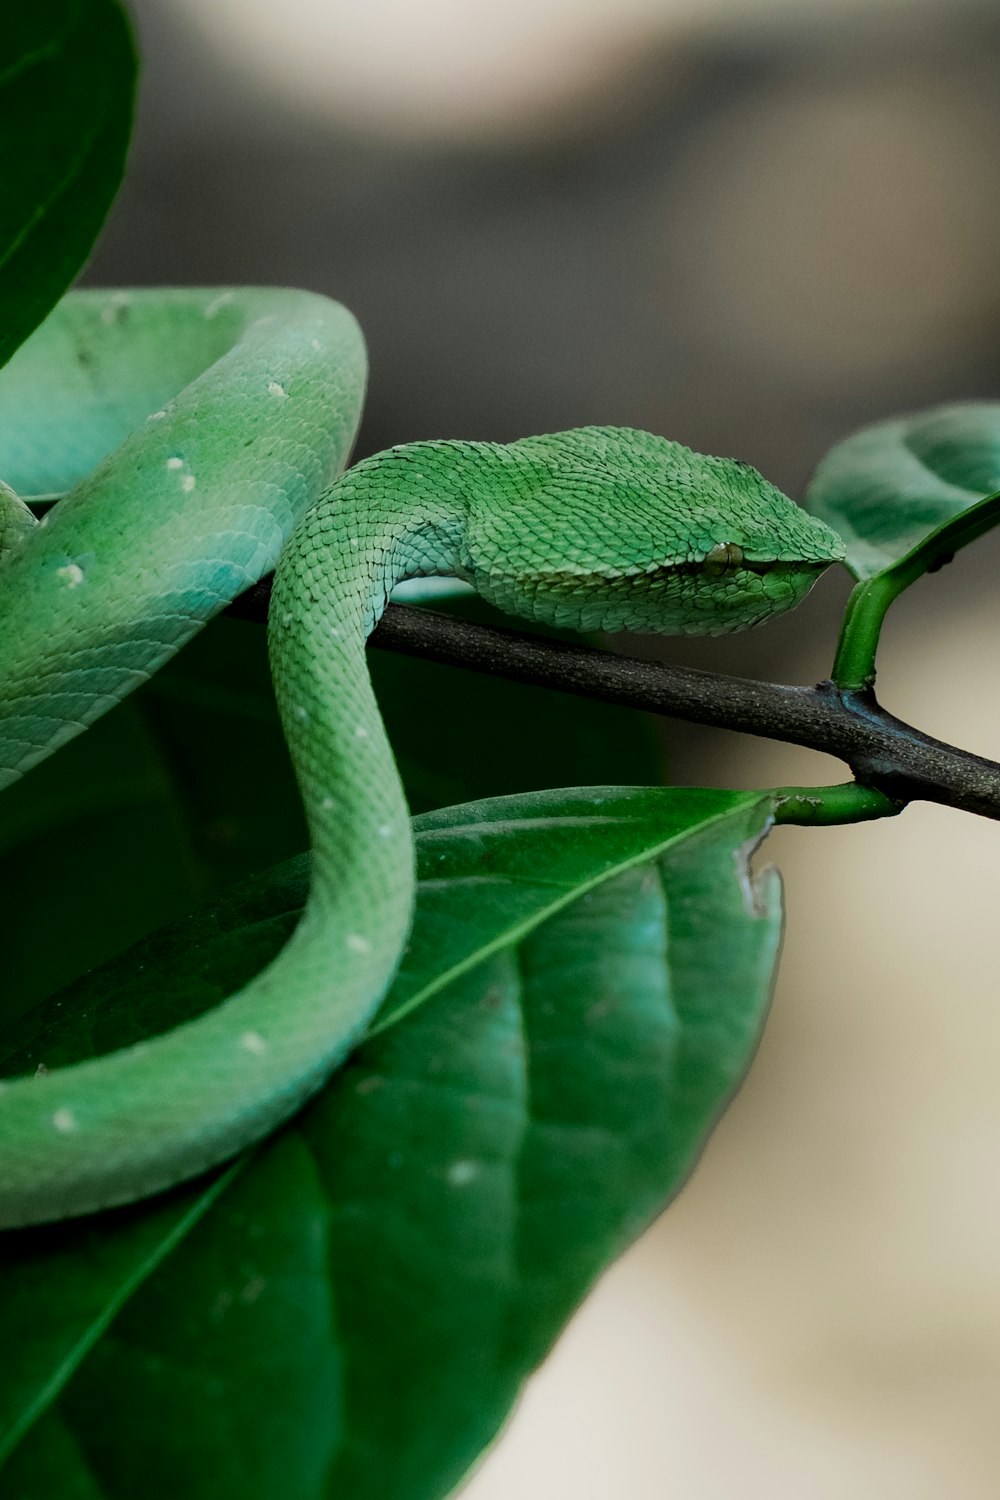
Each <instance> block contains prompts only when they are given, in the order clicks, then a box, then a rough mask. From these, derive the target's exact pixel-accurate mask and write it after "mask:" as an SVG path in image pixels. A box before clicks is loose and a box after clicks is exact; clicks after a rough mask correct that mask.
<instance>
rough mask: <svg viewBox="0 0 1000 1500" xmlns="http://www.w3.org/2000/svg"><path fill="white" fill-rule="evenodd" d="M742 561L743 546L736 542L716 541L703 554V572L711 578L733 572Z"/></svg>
mask: <svg viewBox="0 0 1000 1500" xmlns="http://www.w3.org/2000/svg"><path fill="white" fill-rule="evenodd" d="M742 562H743V548H742V547H740V546H738V545H737V544H736V542H716V544H715V546H714V547H712V548H711V549H710V550H709V551H708V552H707V553H706V555H705V572H706V573H707V574H708V575H709V576H710V577H712V578H719V577H721V576H722V575H723V574H724V573H735V572H736V570H737V568H739V567H740V566H741V564H742Z"/></svg>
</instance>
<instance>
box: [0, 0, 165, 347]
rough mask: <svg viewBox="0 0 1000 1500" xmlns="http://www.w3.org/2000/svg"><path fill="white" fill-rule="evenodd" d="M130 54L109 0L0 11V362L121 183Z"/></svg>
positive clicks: (69, 268)
mask: <svg viewBox="0 0 1000 1500" xmlns="http://www.w3.org/2000/svg"><path fill="white" fill-rule="evenodd" d="M135 68H136V64H135V54H134V50H133V46H132V37H131V33H130V31H129V27H128V24H127V22H126V20H125V16H124V14H123V12H122V10H121V7H120V6H119V5H117V4H116V3H115V0H32V3H31V4H30V5H21V4H16V3H15V4H8V5H6V6H4V10H3V18H2V19H0V365H2V364H5V363H6V362H7V360H8V359H9V358H10V356H11V355H12V354H13V352H14V350H15V349H16V348H17V347H18V345H19V344H20V343H22V342H23V340H24V339H25V338H27V336H28V334H29V333H30V332H31V330H32V329H33V328H34V327H35V326H36V324H38V323H40V322H41V320H42V318H43V317H44V316H45V314H46V313H47V312H48V311H49V310H50V308H52V307H53V306H54V305H55V303H56V302H57V301H58V300H59V298H60V297H61V296H62V294H63V292H64V291H65V290H66V288H67V287H68V286H69V284H70V282H71V281H72V280H73V278H74V276H75V275H76V274H77V272H78V271H79V270H80V267H81V266H82V265H83V263H84V261H85V260H86V258H87V256H88V255H89V253H90V249H91V246H92V245H93V243H94V240H95V239H96V238H97V234H98V231H99V230H100V228H101V225H102V224H103V222H104V218H105V215H106V214H107V211H108V209H109V207H110V206H111V202H112V199H113V198H114V196H115V193H116V192H117V190H118V185H119V183H120V182H121V177H122V171H123V170H124V165H125V152H126V149H127V147H128V140H129V134H130V131H131V127H132V95H133V90H134V87H135Z"/></svg>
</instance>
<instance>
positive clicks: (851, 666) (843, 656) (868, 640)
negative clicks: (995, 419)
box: [831, 492, 1000, 692]
mask: <svg viewBox="0 0 1000 1500" xmlns="http://www.w3.org/2000/svg"><path fill="white" fill-rule="evenodd" d="M997 524H1000V492H998V493H997V494H995V495H987V497H986V499H985V500H980V501H979V502H978V504H976V505H972V506H970V507H969V509H968V510H964V511H962V512H961V514H960V515H957V516H953V517H952V518H951V520H949V521H945V522H944V524H943V525H942V526H938V527H937V528H936V530H934V531H932V532H931V533H930V535H929V536H925V537H924V539H923V541H921V542H918V544H917V545H916V546H915V547H913V548H911V549H910V551H909V552H907V553H906V555H905V556H904V557H901V558H900V559H899V561H898V562H894V563H893V564H892V565H891V566H890V567H888V568H883V569H882V571H881V572H880V573H876V574H875V575H874V577H872V578H866V579H864V580H863V581H862V582H861V583H859V584H858V585H857V587H856V588H855V589H854V592H853V593H852V594H851V597H850V599H848V601H847V610H846V612H845V614H844V623H843V625H842V626H841V628H840V641H839V643H838V645H837V655H836V658H835V659H834V663H833V671H832V673H831V677H832V679H833V681H834V682H835V683H836V685H837V687H839V688H840V689H842V690H843V691H844V692H864V691H866V690H867V689H868V688H870V687H871V686H872V684H873V683H874V681H875V653H876V651H877V650H878V642H879V636H880V634H881V632H882V621H883V620H884V619H885V616H886V612H887V611H888V609H889V606H890V604H892V602H893V600H895V599H898V598H899V595H900V594H901V593H902V592H903V591H904V589H908V588H909V587H910V585H911V584H912V583H916V581H917V579H918V578H922V577H923V576H924V574H925V573H933V572H934V570H935V569H936V568H940V567H943V565H944V564H945V563H947V562H950V561H951V559H952V558H953V557H954V555H955V553H956V552H958V551H959V549H960V548H961V547H967V546H968V545H969V543H970V542H974V541H975V540H976V539H977V538H978V537H981V536H983V535H984V534H985V533H986V532H987V531H992V529H993V528H994V526H996V525H997Z"/></svg>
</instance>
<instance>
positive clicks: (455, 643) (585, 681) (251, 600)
mask: <svg viewBox="0 0 1000 1500" xmlns="http://www.w3.org/2000/svg"><path fill="white" fill-rule="evenodd" d="M269 594H270V586H269V580H265V581H264V582H263V583H259V584H257V585H256V586H255V587H254V588H253V589H251V590H249V591H248V592H247V593H246V594H243V595H242V596H241V597H240V598H239V599H237V600H236V601H235V603H234V604H232V605H231V606H230V609H229V613H231V614H236V615H238V616H240V617H241V618H243V619H256V620H262V619H264V618H265V617H266V613H267V600H268V597H269ZM369 644H370V645H372V646H377V647H379V648H381V649H383V650H388V651H399V652H403V653H405V654H407V655H411V656H423V657H428V658H430V659H431V660H432V661H440V662H446V663H449V664H450V665H452V666H459V667H469V668H472V669H473V670H475V671H480V672H487V673H490V674H492V675H493V676H497V677H507V678H511V679H513V680H514V681H517V682H528V683H536V684H539V685H541V686H544V687H549V688H555V689H558V690H560V691H562V692H568V693H576V694H580V695H582V696H585V697H590V698H600V699H602V700H603V701H605V702H607V703H618V704H621V705H623V706H625V707H627V708H637V709H641V710H643V711H645V712H647V713H656V714H666V715H669V716H671V717H673V718H678V719H685V720H688V721H690V722H692V723H696V724H712V725H715V726H717V727H719V728H725V729H733V730H737V731H739V732H741V733H743V734H753V735H759V736H762V737H764V738H766V739H773V740H783V741H785V742H787V743H789V744H793V745H804V746H806V747H807V748H809V749H810V750H820V751H823V752H825V753H826V754H827V755H833V756H836V757H837V758H838V759H839V760H842V761H844V762H845V763H846V764H847V765H848V766H850V768H851V770H852V772H853V773H854V775H855V777H856V778H857V779H858V781H860V782H864V783H865V784H867V785H870V786H874V787H876V788H878V790H879V791H881V792H883V793H885V794H886V795H887V796H889V797H891V798H892V799H893V801H895V802H898V803H905V802H911V801H916V800H924V801H929V802H939V803H942V804H944V805H945V806H947V807H957V808H961V809H963V810H964V811H966V812H973V813H979V814H980V815H981V816H983V817H987V818H995V819H998V820H1000V765H998V764H996V763H995V762H994V761H990V760H984V759H983V758H982V757H980V756H978V755H970V754H969V753H968V752H967V751H965V750H959V749H956V748H955V747H954V746H952V745H946V744H944V743H943V742H942V741H940V740H935V739H932V738H930V736H928V735H925V734H922V733H921V731H920V730H918V729H914V728H913V727H912V725H909V724H905V723H904V722H903V721H902V720H901V719H897V718H895V717H894V716H893V715H892V714H889V713H886V711H885V710H884V709H883V708H882V707H881V706H880V705H879V704H878V702H877V701H876V699H875V696H874V693H872V692H870V691H855V690H851V691H848V690H842V689H840V688H837V687H836V686H835V685H834V684H833V683H832V682H821V683H819V684H818V685H817V686H816V687H793V686H789V685H785V684H781V683H771V682H757V681H755V680H753V679H751V678H746V677H729V676H726V675H724V674H722V673H718V672H701V671H695V670H693V669H692V668H690V667H672V666H665V665H661V664H659V663H655V662H645V661H638V660H636V659H635V658H633V657H625V656H617V655H613V654H611V653H610V652H605V651H597V650H594V649H593V648H592V647H589V646H577V645H572V644H569V643H567V642H565V641H557V640H546V639H542V638H540V637H538V636H532V635H529V634H527V633H525V632H523V631H518V630H508V629H504V628H501V627H498V626H495V625H482V624H478V623H476V622H474V621H471V620H463V619H460V618H458V617H456V616H453V615H444V614H439V613H436V612H434V611H432V610H426V609H423V608H414V607H412V606H409V605H400V604H391V605H389V607H388V609H387V610H386V612H385V614H384V615H383V617H382V620H381V622H380V623H379V625H378V627H377V628H376V630H375V632H374V634H373V635H372V637H371V640H370V642H369Z"/></svg>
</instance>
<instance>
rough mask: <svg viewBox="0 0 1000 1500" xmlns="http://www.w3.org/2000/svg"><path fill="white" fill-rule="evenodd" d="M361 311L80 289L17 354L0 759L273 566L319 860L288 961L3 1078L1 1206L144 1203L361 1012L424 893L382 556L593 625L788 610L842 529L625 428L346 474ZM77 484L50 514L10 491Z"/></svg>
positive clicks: (396, 451) (288, 1107) (6, 411)
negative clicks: (369, 645)
mask: <svg viewBox="0 0 1000 1500" xmlns="http://www.w3.org/2000/svg"><path fill="white" fill-rule="evenodd" d="M365 370H366V364H365V353H364V344H363V340H362V337H361V334H360V332H359V330H358V328H357V325H356V323H355V322H354V319H353V318H352V317H351V315H350V314H349V313H348V312H347V311H346V310H345V309H344V308H342V307H340V306H339V305H338V304H336V303H334V302H331V301H329V300H327V299H325V298H322V297H319V296H316V295H313V294H309V293H304V292H292V291H282V290H267V289H234V290H231V291H229V290H219V289H194V290H186V289H183V290H149V291H133V292H118V293H107V292H83V293H72V294H70V296H68V297H67V298H65V299H64V301H63V302H62V303H61V304H60V305H59V307H57V308H56V310H55V312H54V313H53V314H52V315H51V316H50V317H49V319H48V320H47V321H46V322H45V323H44V324H43V325H42V326H41V327H40V328H39V329H38V330H37V331H36V333H35V334H34V335H33V336H32V338H31V339H29V341H28V342H27V344H25V345H24V346H23V348H22V349H21V350H19V351H18V353H17V354H16V355H15V357H14V359H13V360H12V361H11V363H10V364H9V365H8V366H7V367H6V369H4V370H3V371H2V372H0V478H2V480H3V481H4V482H5V483H4V485H3V486H2V487H0V786H3V785H5V784H7V783H9V782H10V781H12V780H14V779H16V778H17V777H19V776H21V775H23V774H24V772H25V771H27V770H29V769H30V767H31V766H32V765H34V764H35V763H36V762H37V761H39V760H40V759H42V758H43V757H44V756H46V755H48V754H50V753H51V752H52V751H53V750H54V749H56V748H57V747H58V746H59V745H61V744H62V743H64V742H65V741H66V740H67V739H69V738H71V737H72V736H73V735H75V734H76V733H78V732H79V731H80V730H81V729H83V728H85V727H86V725H87V724H89V723H91V722H92V721H93V720H94V719H95V718H97V717H98V716H99V715H100V714H101V713H103V712H105V711H106V710H107V709H108V708H110V707H111V706H112V705H113V704H114V703H116V702H118V701H119V700H120V699H121V698H122V697H123V696H124V695H125V694H126V693H127V692H129V691H130V690H131V689H132V688H133V687H134V686H136V685H137V684H138V683H139V682H141V681H143V680H144V679H145V678H146V677H148V676H149V675H150V674H151V673H152V672H154V671H155V670H156V669H157V667H158V666H160V665H161V664H162V663H163V662H164V661H165V660H167V658H168V657H169V656H170V655H172V654H173V653H174V652H175V651H177V650H178V649H179V648H180V646H181V645H183V643H184V642H185V641H186V640H187V639H188V638H189V637H190V636H191V635H192V634H193V633H194V632H195V631H196V630H197V629H198V628H199V627H200V626H201V625H202V624H203V623H204V622H205V621H206V620H207V619H208V618H210V617H211V616H212V615H213V614H215V613H216V612H217V611H218V610H220V609H221V608H223V607H224V606H225V604H226V603H227V602H228V601H229V600H230V599H232V598H233V597H234V596H235V595H236V594H237V593H239V592H240V591H241V590H242V589H244V588H245V587H247V586H248V585H249V584H250V583H252V582H253V581H254V580H255V579H256V578H258V577H260V576H261V575H262V574H264V573H266V572H267V571H269V570H270V569H271V568H272V567H274V566H275V564H277V572H276V577H275V584H274V590H273V595H272V603H271V613H270V624H269V644H270V653H271V665H272V672H273V677H274V683H275V691H276V694H277V698H278V704H279V708H280V711H281V717H282V722H283V725H284V729H285V734H286V738H287V740H288V744H289V749H290V753H291V756H292V760H293V763H294V767H295V771H296V775H297V777H298V781H299V786H300V790H301V794H302V798H303V803H304V806H305V810H306V815H307V819H308V824H309V831H310V840H311V845H312V850H313V876H312V885H311V888H310V893H309V898H308V901H307V904H306V908H305V911H304V914H303V917H302V919H301V921H300V923H299V925H298V926H297V928H296V930H295V932H294V933H293V935H292V937H291V938H290V940H289V941H288V943H287V944H286V946H285V947H284V949H283V950H282V951H281V953H280V954H279V955H278V956H277V958H276V959H275V960H274V961H273V962H272V963H271V964H270V965H269V966H268V968H266V969H265V970H264V971H263V972H262V973H260V974H258V975H257V976H256V977H255V978H254V979H253V980H251V981H250V983H249V984H247V985H246V986H245V987H244V988H243V989H242V990H240V991H238V992H237V993H236V994H234V995H233V996H231V997H230V998H229V999H228V1000H226V1001H225V1002H223V1003H222V1004H221V1005H220V1006H218V1007H216V1008H215V1009H214V1010H212V1011H210V1012H208V1013H206V1014H204V1015H202V1016H200V1017H198V1018H197V1019H195V1020H193V1021H190V1022H188V1023H186V1024H184V1025H182V1026H180V1027H178V1028H177V1029H175V1030H174V1031H171V1032H168V1033H166V1034H164V1035H162V1036H158V1037H155V1038H153V1039H151V1040H149V1041H147V1042H143V1043H140V1044H138V1045H136V1046H133V1047H129V1048H125V1049H123V1050H121V1051H118V1052H113V1053H110V1054H107V1055H105V1056H102V1057H97V1058H93V1059H90V1060H87V1061H84V1062H80V1063H77V1064H74V1065H72V1066H70V1067H66V1068H58V1069H54V1070H53V1071H52V1072H51V1073H48V1074H46V1075H44V1076H40V1077H34V1078H17V1079H10V1080H4V1081H3V1082H2V1083H0V1227H13V1226H17V1225H22V1224H30V1223H38V1222H44V1221H47V1220H53V1219H60V1218H64V1217H70V1216H73V1215H77V1214H83V1213H88V1212H91V1211H94V1210H96V1209H100V1208H104V1207H109V1206H112V1205H114V1204H119V1203H124V1202H129V1201H132V1200H134V1199H138V1198H141V1197H144V1196H146V1195H149V1194H151V1193H154V1192H157V1191H159V1190H161V1189H163V1188H166V1187H168V1186H170V1185H172V1184H174V1183H177V1182H180V1181H183V1180H184V1179H186V1178H189V1177H192V1176H194V1175H195V1174H197V1173H198V1172H200V1171H203V1170H205V1169H207V1168H208V1167H210V1166H213V1165H215V1164H217V1163H219V1162H221V1161H223V1160H225V1159H226V1158H228V1157H230V1156H232V1155H233V1154H235V1153H236V1152H237V1151H239V1150H240V1149H241V1148H242V1147H244V1146H246V1145H248V1144H249V1143H250V1142H252V1141H254V1140H256V1139H259V1138H260V1137H261V1136H263V1135H264V1134H266V1133H267V1132H268V1131H269V1130H270V1129H272V1128H273V1127H274V1126H275V1125H276V1124H278V1123H279V1122H280V1121H282V1120H284V1119H286V1118H287V1117H288V1116H289V1115H290V1114H292V1113H293V1112H294V1111H295V1109H296V1108H298V1106H299V1105H300V1104H301V1103H302V1102H303V1101H304V1100H306V1099H307V1098H308V1097H309V1096H310V1095H311V1094H313V1093H314V1092H315V1091H316V1090H317V1089H318V1088H319V1087H320V1086H321V1085H322V1084H323V1082H324V1081H325V1080H326V1079H327V1078H328V1077H329V1075H330V1073H331V1072H332V1070H333V1069H334V1068H335V1067H336V1066H337V1064H338V1063H339V1062H340V1061H341V1060H342V1059H343V1057H344V1056H345V1054H346V1053H347V1051H348V1050H349V1049H350V1047H351V1046H352V1045H353V1044H354V1042H355V1041H356V1040H357V1039H358V1037H359V1036H360V1035H361V1033H362V1032H363V1030H364V1027H365V1025H366V1023H367V1021H368V1019H369V1018H370V1016H371V1015H372V1013H373V1011H374V1010H375V1008H376V1007H377V1005H378V1003H379V1001H380V999H381V998H382V996H383V994H384V992H385V990H386V988H387V986H388V984H389V983H390V981H391V979H392V976H393V973H394V971H395V968H396V965H397V962H398V957H399V953H400V950H401V948H402V946H403V943H404V942H405V939H406V935H407V931H408V928H409V924H410V920H411V915H412V906H413V895H414V859H413V844H412V838H411V835H410V829H409V817H408V812H407V807H406V802H405V798H404V795H403V790H402V787H401V785H400V781H399V777H398V774H397V772H396V768H395V764H394V761H393V757H392V751H391V748H390V746H389V744H388V741H387V739H386V735H385V732H384V730H383V727H382V722H381V718H380V715H379V711H378V706H377V704H376V702H375V699H374V695H373V693H372V689H371V686H370V683H369V679H368V674H367V670H366V666H365V655H364V650H365V641H366V638H367V636H368V634H369V633H370V631H371V629H372V628H373V626H374V624H375V623H376V621H377V619H378V617H379V615H380V613H381V611H382V609H383V608H384V605H385V601H386V599H387V597H388V595H389V593H390V591H391V589H392V588H393V587H394V586H395V584H396V583H397V582H399V581H401V580H402V579H404V578H407V577H414V576H427V575H433V574H450V575H454V576H457V577H460V578H462V579H465V580H467V581H469V582H471V583H472V584H473V585H474V586H475V587H476V588H477V589H478V590H479V591H480V592H481V593H482V594H483V595H484V596H485V597H486V598H487V599H489V600H491V601H492V602H493V603H495V604H497V605H498V606H499V607H501V608H502V609H505V610H508V611H511V612H514V613H517V614H520V615H522V616H525V617H527V618H529V619H535V620H543V621H547V622H551V623H553V624H556V625H561V626H568V627H572V628H578V629H586V630H593V629H602V630H620V629H633V630H657V631H662V632H664V633H667V634H687V633H692V634H713V633H719V632H721V631H726V630H735V629H742V628H745V627H747V626H749V625H753V624H755V623H757V622H758V621H760V620H763V619H766V618H767V617H769V616H770V615H773V614H775V613H777V612H779V611H781V610H783V609H787V608H790V607H791V606H792V605H794V604H795V603H797V602H798V600H799V599H801V598H802V597H803V595H804V594H805V593H806V592H807V591H808V589H809V588H810V587H811V585H812V583H813V582H814V581H815V579H816V578H817V577H818V575H819V573H820V572H821V571H822V570H823V569H824V568H825V567H826V566H827V565H828V564H829V563H830V562H832V561H834V560H836V559H838V558H839V557H841V556H842V546H841V543H840V540H839V538H837V537H836V535H835V534H834V533H833V532H832V531H830V530H829V528H827V527H826V526H824V525H823V524H822V523H821V522H818V521H816V520H814V519H812V518H811V517H809V516H808V515H806V514H805V513H804V512H802V511H801V510H799V508H798V507H797V506H795V505H794V504H793V503H792V502H791V501H789V500H788V499H786V497H785V496H783V495H782V494H781V493H780V492H779V491H778V490H776V489H775V488H774V487H773V486H772V485H770V484H769V483H768V482H767V481H766V480H765V479H763V478H762V477H761V476H760V475H759V474H758V473H757V471H756V470H754V469H752V468H750V467H749V466H747V465H745V464H742V463H739V462H737V461H735V460H731V459H720V458H711V457H707V456H704V455H700V454H695V453H693V452H691V451H690V450H689V449H687V448H685V447H683V446H682V445H681V444H679V443H674V442H670V441H668V440H666V439H664V438H659V437H655V436H652V435H651V434H649V433H643V432H636V431H632V430H630V429H622V428H602V427H591V428H580V429H576V430H575V431H572V432H565V433H557V434H552V435H548V436H544V437H534V438H527V439H522V440H521V441H519V442H516V443H511V444H507V445H501V444H494V443H486V442H455V441H427V442H419V443H412V444H407V445H404V446H400V447H397V448H392V449H389V450H387V451H386V452H383V453H380V454H376V455H375V456H374V457H372V458H369V459H366V460H364V461H363V462H361V463H359V464H358V465H356V466H355V467H354V468H352V469H349V470H347V471H346V473H345V472H342V470H343V469H344V465H345V463H346V461H347V458H348V455H349V451H350V448H351V445H352V442H353V439H354V435H355V431H356V428H357V424H358V421H359V418H360V413H361V407H362V402H363V397H364V385H365ZM52 493H55V494H60V495H62V496H63V498H61V499H60V500H59V502H58V504H56V505H55V506H54V508H53V509H52V511H51V512H50V513H49V515H48V516H47V517H46V519H45V522H44V524H35V523H34V521H33V519H32V515H31V513H30V510H29V509H27V508H26V507H25V506H24V505H23V504H22V500H21V499H19V498H18V497H19V496H21V497H23V496H28V497H33V496H38V495H41V494H52Z"/></svg>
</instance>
